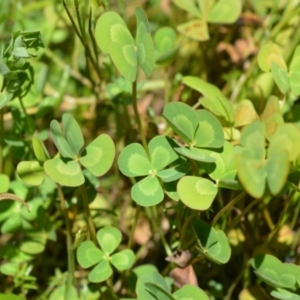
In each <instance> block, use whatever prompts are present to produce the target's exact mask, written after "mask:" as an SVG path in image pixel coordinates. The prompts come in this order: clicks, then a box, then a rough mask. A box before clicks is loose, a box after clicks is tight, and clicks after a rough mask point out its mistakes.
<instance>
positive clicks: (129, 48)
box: [95, 7, 154, 82]
mask: <svg viewBox="0 0 300 300" xmlns="http://www.w3.org/2000/svg"><path fill="white" fill-rule="evenodd" d="M135 15H136V26H137V31H136V38H135V40H134V39H133V37H132V35H131V33H130V31H129V30H128V28H127V26H126V24H125V23H124V21H123V20H122V18H121V17H120V16H119V15H118V14H117V13H115V12H105V13H104V14H102V15H101V16H100V18H99V19H98V21H97V24H96V30H95V36H96V42H97V44H98V46H99V47H100V49H101V50H102V51H103V52H104V53H108V54H109V55H110V57H111V59H112V60H113V62H114V64H115V65H116V67H117V69H118V70H119V71H120V73H121V74H122V75H123V76H124V77H125V78H126V79H128V80H129V81H131V82H134V81H135V80H136V77H137V70H138V66H140V67H141V68H142V70H143V71H144V73H145V74H146V76H148V77H149V76H150V75H151V73H152V69H153V67H154V46H153V41H152V38H151V35H150V29H149V23H148V19H147V16H146V14H145V12H144V11H143V10H142V9H141V8H139V7H138V8H136V11H135Z"/></svg>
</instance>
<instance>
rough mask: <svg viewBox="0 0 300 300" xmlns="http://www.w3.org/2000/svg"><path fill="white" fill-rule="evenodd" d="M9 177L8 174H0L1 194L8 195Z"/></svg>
mask: <svg viewBox="0 0 300 300" xmlns="http://www.w3.org/2000/svg"><path fill="white" fill-rule="evenodd" d="M9 182H10V180H9V177H8V176H7V175H6V174H0V193H6V192H7V191H8V189H9Z"/></svg>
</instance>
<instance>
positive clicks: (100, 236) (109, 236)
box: [97, 226, 122, 254]
mask: <svg viewBox="0 0 300 300" xmlns="http://www.w3.org/2000/svg"><path fill="white" fill-rule="evenodd" d="M97 240H98V243H99V245H100V246H101V248H102V250H103V251H104V252H105V254H111V253H113V252H114V251H115V250H116V249H117V247H118V246H119V245H120V243H121V240H122V234H121V231H120V230H119V229H117V228H115V227H112V226H106V227H104V228H102V229H100V230H99V231H98V232H97Z"/></svg>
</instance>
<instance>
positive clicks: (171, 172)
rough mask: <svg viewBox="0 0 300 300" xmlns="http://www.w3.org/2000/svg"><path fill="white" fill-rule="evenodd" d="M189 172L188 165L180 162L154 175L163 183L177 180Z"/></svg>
mask: <svg viewBox="0 0 300 300" xmlns="http://www.w3.org/2000/svg"><path fill="white" fill-rule="evenodd" d="M189 170H190V165H189V163H187V162H185V161H182V162H181V163H179V164H178V165H177V166H175V167H171V168H168V169H166V170H161V171H158V172H157V173H156V175H157V176H158V177H159V178H160V179H161V180H162V181H163V182H171V181H174V180H177V179H179V178H181V177H182V176H184V175H185V174H186V173H187V172H188V171H189Z"/></svg>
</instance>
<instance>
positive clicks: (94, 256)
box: [77, 226, 135, 282]
mask: <svg viewBox="0 0 300 300" xmlns="http://www.w3.org/2000/svg"><path fill="white" fill-rule="evenodd" d="M121 239H122V234H121V231H120V230H119V229H117V228H115V227H111V226H107V227H104V228H102V229H100V230H99V231H98V232H97V241H98V243H99V245H100V247H101V250H100V249H99V248H98V247H97V246H96V245H95V244H94V243H93V242H92V241H84V242H83V243H81V244H80V246H79V247H78V249H77V260H78V262H79V264H80V266H81V267H83V268H85V269H87V268H90V267H92V266H95V265H96V266H95V267H94V268H93V269H92V271H91V272H90V273H89V276H88V279H89V281H91V282H102V281H104V280H106V279H107V278H109V277H110V276H111V275H112V274H113V270H112V267H111V265H113V266H114V267H115V268H116V269H117V270H119V271H124V270H126V269H129V268H131V267H132V265H133V263H134V260H135V255H134V253H133V251H132V250H131V249H125V250H122V251H120V252H117V253H115V254H113V252H115V250H116V249H117V248H118V246H119V245H120V243H121Z"/></svg>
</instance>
